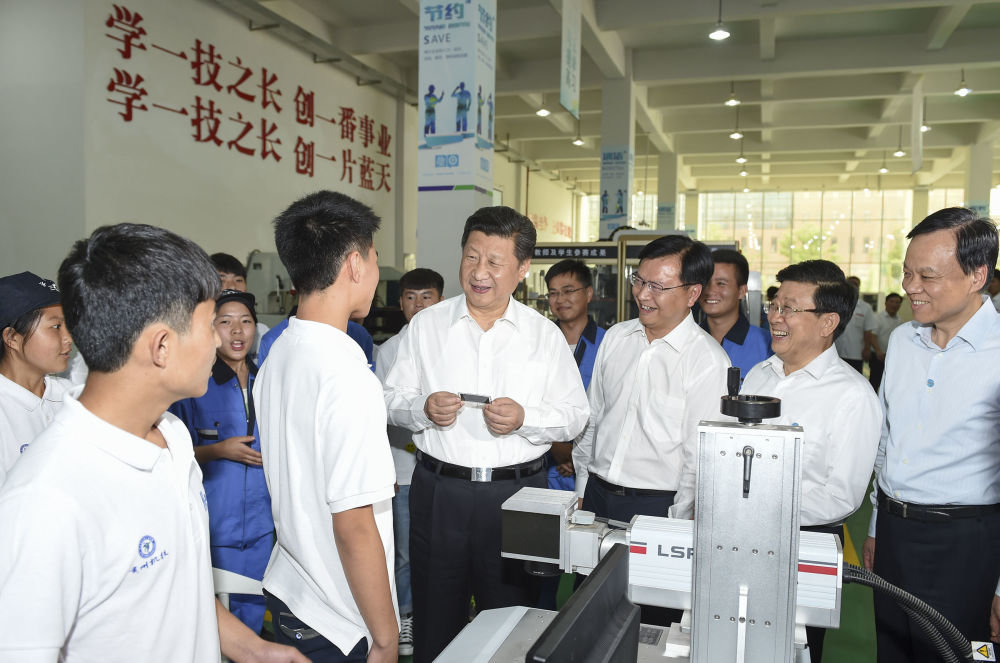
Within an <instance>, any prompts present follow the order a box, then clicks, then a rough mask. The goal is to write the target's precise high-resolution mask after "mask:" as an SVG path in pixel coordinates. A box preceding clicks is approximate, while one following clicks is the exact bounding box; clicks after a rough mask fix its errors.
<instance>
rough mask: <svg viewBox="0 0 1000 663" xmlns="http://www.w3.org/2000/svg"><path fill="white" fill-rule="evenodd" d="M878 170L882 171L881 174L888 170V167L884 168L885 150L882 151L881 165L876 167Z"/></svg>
mask: <svg viewBox="0 0 1000 663" xmlns="http://www.w3.org/2000/svg"><path fill="white" fill-rule="evenodd" d="M878 172H880V173H882V174H883V175H885V174H886V173H888V172H889V169H888V168H886V166H885V151H883V152H882V167H881V168H879V169H878Z"/></svg>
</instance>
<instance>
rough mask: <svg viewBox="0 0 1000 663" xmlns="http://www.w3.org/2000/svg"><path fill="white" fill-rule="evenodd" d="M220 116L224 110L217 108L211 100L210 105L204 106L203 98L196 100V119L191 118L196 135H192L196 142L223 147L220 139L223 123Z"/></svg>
mask: <svg viewBox="0 0 1000 663" xmlns="http://www.w3.org/2000/svg"><path fill="white" fill-rule="evenodd" d="M220 115H222V110H221V109H219V108H216V107H215V102H214V101H212V100H211V99H209V100H208V105H203V104H202V101H201V97H195V98H194V117H192V118H191V126H193V127H194V133H193V134H191V135H192V136H194V139H195V142H198V143H215V144H216V145H222V139H221V138H219V125H220V124H221V122H222V120H220V119H219V116H220Z"/></svg>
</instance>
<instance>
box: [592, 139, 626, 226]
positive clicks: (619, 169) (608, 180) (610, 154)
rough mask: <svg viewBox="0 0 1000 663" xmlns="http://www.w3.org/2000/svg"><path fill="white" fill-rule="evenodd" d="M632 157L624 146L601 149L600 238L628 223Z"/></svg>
mask: <svg viewBox="0 0 1000 663" xmlns="http://www.w3.org/2000/svg"><path fill="white" fill-rule="evenodd" d="M633 158H634V155H633V154H632V152H631V150H629V149H628V148H625V147H622V148H602V149H601V228H600V237H601V239H607V238H608V237H609V236H610V235H611V231H613V230H614V229H615V228H618V227H619V226H627V225H628V220H629V201H630V198H631V194H630V192H629V187H630V184H631V182H632V168H633V161H632V160H633Z"/></svg>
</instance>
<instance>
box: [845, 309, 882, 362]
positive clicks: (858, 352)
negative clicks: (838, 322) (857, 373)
mask: <svg viewBox="0 0 1000 663" xmlns="http://www.w3.org/2000/svg"><path fill="white" fill-rule="evenodd" d="M870 331H875V311H873V310H872V307H871V305H870V304H869V303H868V302H866V301H865V300H863V299H861V297H858V303H857V304H855V305H854V313H852V314H851V319H850V320H849V321H848V322H847V327H845V328H844V333H842V334H841V335H840V336H838V337H837V340H836V346H837V354H839V355H840V356H841V357H843V358H844V359H850V360H853V361H858V360H860V359H861V356H862V352H863V350H864V347H865V332H870Z"/></svg>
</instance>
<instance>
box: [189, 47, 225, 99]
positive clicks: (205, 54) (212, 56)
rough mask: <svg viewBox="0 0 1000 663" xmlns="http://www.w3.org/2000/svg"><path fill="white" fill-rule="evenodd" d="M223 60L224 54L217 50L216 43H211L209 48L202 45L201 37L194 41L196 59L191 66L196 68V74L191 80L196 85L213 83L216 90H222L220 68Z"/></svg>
mask: <svg viewBox="0 0 1000 663" xmlns="http://www.w3.org/2000/svg"><path fill="white" fill-rule="evenodd" d="M220 62H222V55H221V54H219V53H216V52H215V45H214V44H209V45H208V48H207V49H206V48H204V47H203V46H202V45H201V40H200V39H195V41H194V59H193V60H192V61H191V68H192V69H194V76H192V77H191V80H193V81H194V82H195V84H196V85H205V86H209V85H211V86H212V87H214V88H215V89H216V90H221V89H222V85H220V84H219V69H220V68H221V65H220V64H219V63H220Z"/></svg>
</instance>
